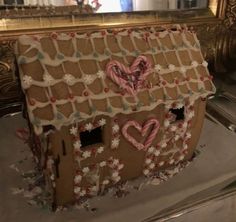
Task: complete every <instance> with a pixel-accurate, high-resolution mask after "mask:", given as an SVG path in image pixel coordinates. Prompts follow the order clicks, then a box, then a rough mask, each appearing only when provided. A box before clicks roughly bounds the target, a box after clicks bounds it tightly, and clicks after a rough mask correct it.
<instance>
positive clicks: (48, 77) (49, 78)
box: [43, 73, 54, 86]
mask: <svg viewBox="0 0 236 222" xmlns="http://www.w3.org/2000/svg"><path fill="white" fill-rule="evenodd" d="M53 80H54V79H53V78H52V76H51V75H49V74H47V73H46V74H44V75H43V81H44V82H45V83H46V84H47V85H48V86H50V85H52V82H53Z"/></svg>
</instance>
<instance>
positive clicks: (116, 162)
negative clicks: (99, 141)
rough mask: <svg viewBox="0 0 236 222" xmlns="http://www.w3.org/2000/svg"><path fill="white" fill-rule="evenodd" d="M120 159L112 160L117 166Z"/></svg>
mask: <svg viewBox="0 0 236 222" xmlns="http://www.w3.org/2000/svg"><path fill="white" fill-rule="evenodd" d="M119 162H120V161H119V160H118V159H114V160H113V162H112V164H113V165H114V166H117V165H118V164H119Z"/></svg>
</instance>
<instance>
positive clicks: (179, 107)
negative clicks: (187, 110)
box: [176, 103, 184, 109]
mask: <svg viewBox="0 0 236 222" xmlns="http://www.w3.org/2000/svg"><path fill="white" fill-rule="evenodd" d="M183 106H184V105H183V104H181V103H177V105H176V108H177V109H181V108H183Z"/></svg>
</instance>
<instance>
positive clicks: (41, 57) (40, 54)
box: [37, 52, 44, 60]
mask: <svg viewBox="0 0 236 222" xmlns="http://www.w3.org/2000/svg"><path fill="white" fill-rule="evenodd" d="M37 57H38V59H39V60H41V59H44V55H43V54H42V53H41V52H38V55H37Z"/></svg>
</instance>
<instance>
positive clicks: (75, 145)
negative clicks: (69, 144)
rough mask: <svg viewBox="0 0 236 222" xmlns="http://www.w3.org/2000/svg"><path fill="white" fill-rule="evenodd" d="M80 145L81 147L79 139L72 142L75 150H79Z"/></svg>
mask: <svg viewBox="0 0 236 222" xmlns="http://www.w3.org/2000/svg"><path fill="white" fill-rule="evenodd" d="M80 147H81V142H80V140H77V141H76V142H75V143H74V148H75V150H80Z"/></svg>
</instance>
